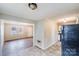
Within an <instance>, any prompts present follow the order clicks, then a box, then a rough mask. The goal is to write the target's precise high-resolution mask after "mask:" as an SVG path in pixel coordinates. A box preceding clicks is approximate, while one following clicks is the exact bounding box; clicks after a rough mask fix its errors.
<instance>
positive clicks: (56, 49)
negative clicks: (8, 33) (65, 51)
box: [3, 40, 61, 56]
mask: <svg viewBox="0 0 79 59" xmlns="http://www.w3.org/2000/svg"><path fill="white" fill-rule="evenodd" d="M26 41H27V40H26ZM30 41H31V40H30ZM23 42H25V40H24V41H18V42H16V43H15V44H13V45H12V43H11V44H10V43H6V44H5V45H4V53H3V55H7V56H60V55H61V50H60V42H57V43H56V44H54V45H53V46H51V47H50V48H48V49H46V50H42V49H40V48H38V47H32V45H29V46H30V47H29V48H27V45H25V44H26V43H23ZM31 43H32V41H31ZM8 45H9V46H8ZM20 45H21V46H20Z"/></svg>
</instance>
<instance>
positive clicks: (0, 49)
mask: <svg viewBox="0 0 79 59" xmlns="http://www.w3.org/2000/svg"><path fill="white" fill-rule="evenodd" d="M1 51H2V47H1V21H0V55H1Z"/></svg>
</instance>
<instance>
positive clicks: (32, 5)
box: [28, 3, 37, 10]
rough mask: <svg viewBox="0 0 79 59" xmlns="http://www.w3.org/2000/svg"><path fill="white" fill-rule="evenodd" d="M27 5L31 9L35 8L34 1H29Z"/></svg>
mask: <svg viewBox="0 0 79 59" xmlns="http://www.w3.org/2000/svg"><path fill="white" fill-rule="evenodd" d="M28 6H29V8H30V9H32V10H35V9H36V8H37V4H36V3H29V4H28Z"/></svg>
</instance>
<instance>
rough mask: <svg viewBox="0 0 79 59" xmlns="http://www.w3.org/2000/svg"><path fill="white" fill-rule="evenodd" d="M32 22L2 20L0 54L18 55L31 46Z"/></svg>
mask: <svg viewBox="0 0 79 59" xmlns="http://www.w3.org/2000/svg"><path fill="white" fill-rule="evenodd" d="M33 26H34V25H33V24H29V23H22V22H15V21H3V27H4V29H3V30H4V31H3V33H4V38H3V42H4V43H3V51H2V55H4V56H8V55H18V54H19V52H20V51H22V50H23V49H26V48H29V47H32V46H33Z"/></svg>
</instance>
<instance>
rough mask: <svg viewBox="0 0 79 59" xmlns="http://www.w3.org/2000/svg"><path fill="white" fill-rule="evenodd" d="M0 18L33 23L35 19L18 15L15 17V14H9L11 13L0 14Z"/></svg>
mask: <svg viewBox="0 0 79 59" xmlns="http://www.w3.org/2000/svg"><path fill="white" fill-rule="evenodd" d="M0 19H4V20H10V21H11V20H12V21H19V22H25V23H31V24H34V23H35V21H32V20H29V19H23V18H20V17H16V16H11V15H6V14H0Z"/></svg>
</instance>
